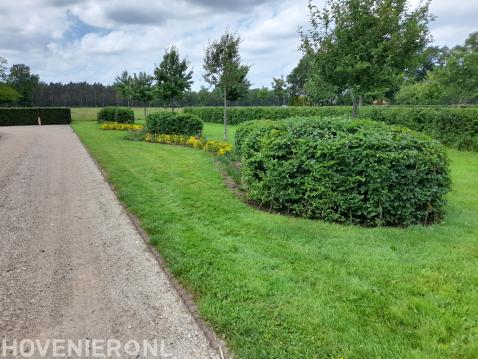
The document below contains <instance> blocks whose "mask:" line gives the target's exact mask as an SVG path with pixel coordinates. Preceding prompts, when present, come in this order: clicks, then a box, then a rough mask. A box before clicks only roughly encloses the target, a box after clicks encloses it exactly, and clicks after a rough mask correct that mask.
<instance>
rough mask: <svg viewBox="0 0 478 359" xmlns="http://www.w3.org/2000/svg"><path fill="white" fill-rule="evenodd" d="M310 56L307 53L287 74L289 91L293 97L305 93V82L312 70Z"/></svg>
mask: <svg viewBox="0 0 478 359" xmlns="http://www.w3.org/2000/svg"><path fill="white" fill-rule="evenodd" d="M310 62H311V61H310V56H308V55H307V54H305V55H304V56H302V58H301V59H300V60H299V63H298V64H297V66H296V67H294V69H293V70H292V71H291V73H290V74H289V75H288V76H287V83H288V84H289V93H290V95H291V96H293V97H298V96H304V95H305V83H306V81H307V77H308V74H309V72H310Z"/></svg>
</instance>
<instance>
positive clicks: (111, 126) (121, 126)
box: [100, 122, 144, 131]
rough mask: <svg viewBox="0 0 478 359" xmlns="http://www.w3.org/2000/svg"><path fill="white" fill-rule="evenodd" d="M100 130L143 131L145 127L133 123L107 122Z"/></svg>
mask: <svg viewBox="0 0 478 359" xmlns="http://www.w3.org/2000/svg"><path fill="white" fill-rule="evenodd" d="M100 128H101V129H102V130H116V131H141V130H142V129H143V128H144V126H143V125H135V124H131V123H118V122H105V123H102V124H101V126H100Z"/></svg>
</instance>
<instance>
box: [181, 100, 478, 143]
mask: <svg viewBox="0 0 478 359" xmlns="http://www.w3.org/2000/svg"><path fill="white" fill-rule="evenodd" d="M184 111H185V112H186V113H192V114H195V115H198V116H199V117H201V119H202V120H203V121H205V122H215V123H222V121H223V118H222V116H223V113H222V107H190V108H185V109H184ZM350 113H351V108H350V107H347V106H321V107H231V108H230V109H229V117H230V118H229V123H231V124H240V123H242V122H246V121H252V120H261V119H268V120H280V119H285V118H289V117H304V116H313V117H328V116H342V115H346V116H349V115H350ZM360 117H361V118H368V119H372V120H376V121H382V122H385V123H388V124H395V125H403V126H407V127H409V128H411V129H413V130H415V131H420V132H424V133H426V134H428V135H430V136H432V137H434V138H436V139H437V140H440V141H441V142H442V143H443V144H445V145H447V146H451V147H454V148H457V149H460V150H472V151H478V108H476V107H475V108H472V107H469V108H453V107H439V106H426V107H425V106H424V107H406V106H365V107H363V108H361V109H360Z"/></svg>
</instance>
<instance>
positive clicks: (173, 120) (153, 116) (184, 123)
mask: <svg viewBox="0 0 478 359" xmlns="http://www.w3.org/2000/svg"><path fill="white" fill-rule="evenodd" d="M202 128H203V123H202V121H201V119H200V118H199V117H198V116H195V115H192V114H189V113H181V112H169V111H161V112H153V113H150V114H149V115H148V116H146V132H148V133H151V134H153V135H158V134H165V135H183V136H199V135H201V132H202Z"/></svg>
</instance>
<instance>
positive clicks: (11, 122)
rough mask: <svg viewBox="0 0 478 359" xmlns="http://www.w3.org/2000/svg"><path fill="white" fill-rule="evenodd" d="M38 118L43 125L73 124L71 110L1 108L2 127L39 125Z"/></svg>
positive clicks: (0, 121) (0, 123) (0, 120)
mask: <svg viewBox="0 0 478 359" xmlns="http://www.w3.org/2000/svg"><path fill="white" fill-rule="evenodd" d="M38 117H40V119H41V123H42V125H68V124H70V123H71V111H70V109H69V108H55V107H29V108H1V107H0V126H28V125H38Z"/></svg>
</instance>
